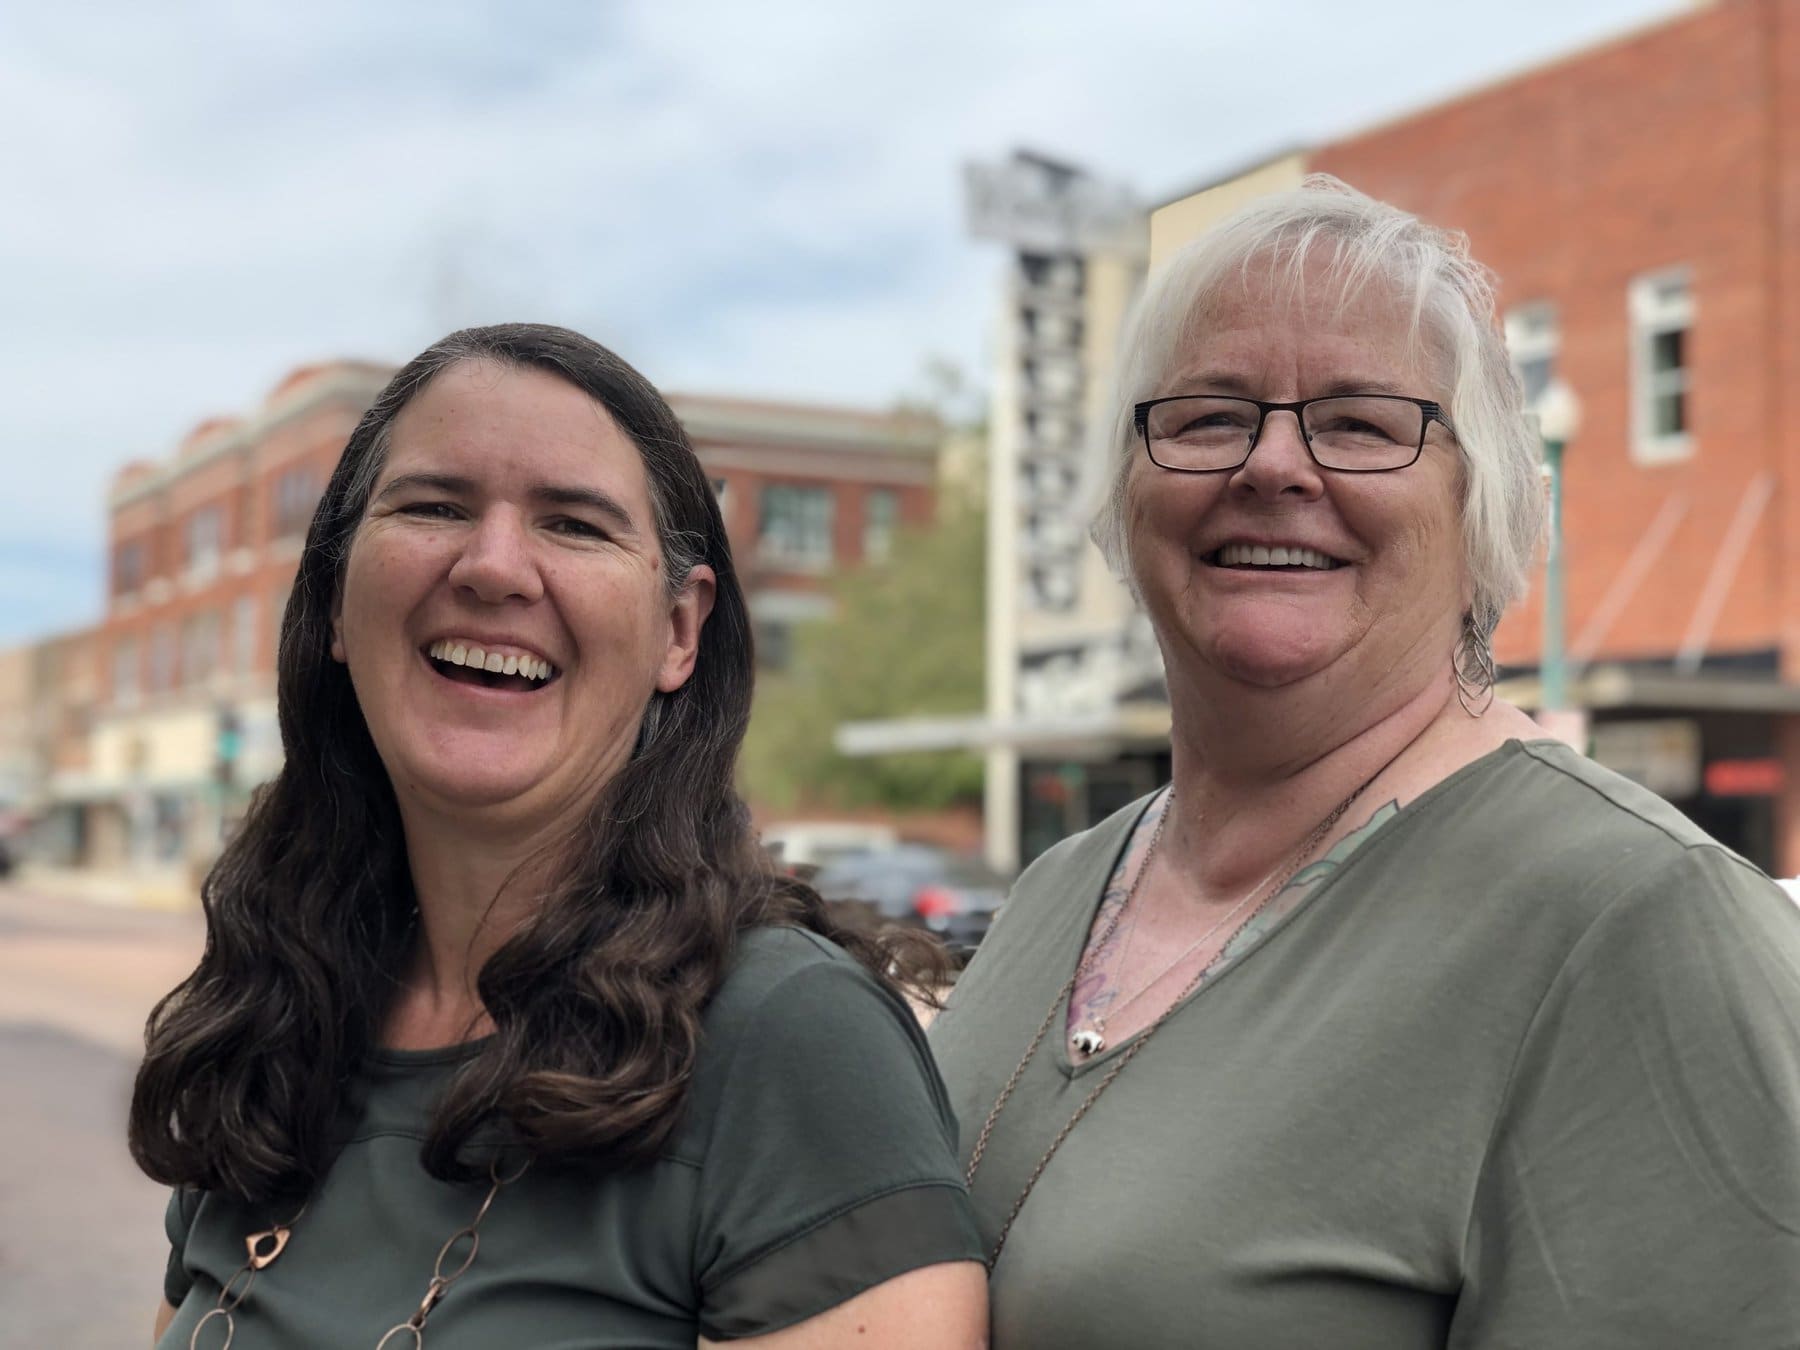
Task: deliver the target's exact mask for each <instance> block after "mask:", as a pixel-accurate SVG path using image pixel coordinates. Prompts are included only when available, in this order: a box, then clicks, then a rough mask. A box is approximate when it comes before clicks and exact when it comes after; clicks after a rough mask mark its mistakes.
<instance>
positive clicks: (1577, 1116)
mask: <svg viewBox="0 0 1800 1350" xmlns="http://www.w3.org/2000/svg"><path fill="white" fill-rule="evenodd" d="M1465 1263H1466V1264H1465V1270H1466V1278H1465V1284H1464V1289H1463V1294H1462V1298H1461V1299H1460V1301H1459V1304H1458V1308H1457V1312H1456V1316H1455V1320H1454V1323H1453V1325H1452V1329H1451V1336H1450V1340H1449V1345H1450V1347H1451V1350H1501V1348H1502V1347H1507V1348H1509V1350H1510V1348H1511V1347H1536V1346H1560V1345H1569V1346H1575V1345H1579V1346H1581V1347H1583V1350H1627V1347H1629V1350H1678V1348H1679V1350H1687V1348H1688V1347H1692V1346H1700V1345H1704V1346H1707V1347H1708V1348H1709V1350H1740V1348H1741V1350H1750V1347H1759V1348H1760V1347H1765V1346H1775V1345H1794V1344H1800V1341H1797V1340H1796V1337H1800V912H1796V911H1795V909H1794V907H1793V906H1792V904H1790V903H1789V902H1788V901H1787V900H1786V899H1785V898H1784V897H1783V896H1782V895H1781V894H1780V893H1779V892H1778V891H1777V890H1776V889H1775V887H1774V886H1773V885H1771V884H1769V883H1768V882H1767V881H1766V880H1764V879H1763V878H1762V877H1760V876H1758V875H1757V874H1756V873H1755V872H1754V871H1753V870H1752V869H1750V868H1749V867H1748V866H1746V865H1745V864H1743V863H1742V862H1741V861H1739V860H1737V859H1735V858H1733V857H1731V856H1730V855H1728V854H1725V853H1723V852H1722V851H1721V850H1719V849H1717V848H1714V847H1694V848H1690V849H1688V850H1687V851H1686V853H1685V854H1684V855H1683V856H1682V857H1681V858H1680V859H1679V860H1677V861H1676V862H1675V863H1674V864H1673V865H1669V863H1668V860H1667V859H1666V858H1665V859H1664V866H1663V867H1662V869H1661V870H1660V872H1659V873H1658V874H1657V875H1655V876H1653V877H1646V878H1644V879H1643V880H1642V883H1641V884H1639V885H1637V886H1635V887H1633V888H1631V889H1630V890H1629V891H1628V892H1627V893H1625V894H1622V895H1621V896H1620V897H1619V898H1618V899H1616V900H1615V901H1613V902H1612V903H1611V904H1610V905H1609V906H1608V908H1607V909H1606V910H1605V911H1604V912H1603V913H1602V914H1601V915H1600V917H1599V918H1597V919H1596V921H1595V922H1594V924H1593V925H1592V927H1591V928H1590V929H1589V930H1588V932H1587V933H1586V935H1585V936H1584V937H1583V938H1582V939H1581V941H1580V942H1579V943H1578V944H1577V946H1576V947H1575V948H1574V950H1573V951H1572V953H1571V955H1570V957H1569V959H1568V961H1567V963H1566V964H1565V966H1564V967H1563V969H1562V971H1561V972H1560V973H1559V974H1558V976H1557V978H1556V980H1555V981H1554V983H1553V984H1552V985H1551V986H1550V988H1549V991H1548V993H1547V995H1546V997H1545V999H1544V1001H1543V1004H1542V1006H1541V1007H1540V1008H1539V1010H1538V1012H1537V1015H1536V1018H1535V1020H1534V1021H1533V1023H1532V1026H1531V1029H1530V1031H1529V1032H1528V1033H1527V1035H1526V1038H1525V1041H1524V1044H1523V1045H1522V1047H1521V1049H1520V1052H1519V1056H1518V1060H1517V1064H1516V1067H1515V1070H1514V1074H1513V1079H1512V1083H1511V1086H1510V1088H1509V1091H1508V1099H1507V1102H1506V1105H1505V1106H1504V1108H1503V1110H1502V1113H1501V1116H1500V1119H1499V1121H1498V1125H1497V1129H1496V1131H1495V1133H1494V1136H1493V1139H1492V1141H1491V1144H1490V1147H1489V1150H1488V1154H1487V1157H1486V1160H1485V1162H1484V1165H1483V1171H1482V1175H1481V1179H1480V1182H1479V1183H1478V1188H1477V1194H1476V1197H1475V1205H1474V1211H1473V1220H1472V1223H1471V1226H1470V1229H1469V1234H1468V1241H1467V1245H1466V1251H1465Z"/></svg>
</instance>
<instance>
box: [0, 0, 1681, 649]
mask: <svg viewBox="0 0 1800 1350" xmlns="http://www.w3.org/2000/svg"><path fill="white" fill-rule="evenodd" d="M1676 8H1679V5H1678V4H1677V3H1676V0H1588V3H1585V4H1584V5H1583V6H1570V5H1568V4H1566V3H1563V2H1562V0H1517V2H1516V3H1511V4H1506V5H1501V4H1499V3H1498V2H1497V0H1496V3H1493V4H1491V5H1484V6H1481V7H1479V8H1476V7H1472V6H1455V5H1443V4H1441V3H1436V0H1384V2H1383V3H1380V4H1374V5H1360V6H1348V5H1342V4H1339V3H1334V2H1333V0H1276V2H1272V3H1264V4H1260V5H1244V4H1240V3H1230V4H1227V3H1224V0H1208V2H1205V3H1194V4H1184V5H1174V4H1167V3H1152V0H1114V2H1113V3H1111V4H1109V5H1107V6H1105V7H1104V9H1103V8H1102V7H1101V6H1099V5H1098V4H1091V3H1090V4H1080V3H1074V2H1073V0H1041V2H1040V3H1032V4H1024V3H1018V2H1017V0H1007V2H1006V3H989V4H968V3H966V0H964V2H962V3H953V2H952V0H913V2H912V3H907V4H889V5H880V4H870V5H835V6H827V5H818V4H812V3H804V4H803V3H798V2H797V0H765V2H764V3H759V4H755V5H745V4H737V3H724V2H723V0H710V2H708V3H692V4H662V3H653V2H652V0H637V3H631V4H620V5H604V6H603V5H590V4H586V3H580V2H579V0H568V3H549V2H548V0H523V2H517V0H515V2H511V3H506V4H504V5H503V4H500V3H498V0H442V2H440V3H435V4H426V3H422V0H411V2H410V3H394V4H386V5H367V4H353V3H350V0H312V2H311V3H308V4H306V5H302V6H296V5H292V4H290V3H285V0H284V2H282V3H276V2H275V0H258V2H257V3H245V2H244V0H188V3H181V4H175V5H166V6H144V5H132V4H126V3H124V2H123V0H106V2H105V3H100V4H90V5H83V6H79V7H53V6H23V5H21V6H11V7H7V8H6V9H5V10H3V11H0V118H4V119H5V121H6V123H7V125H9V126H13V127H15V128H16V127H29V128H31V134H30V135H29V136H23V137H21V136H13V137H9V138H7V140H6V141H5V143H4V148H0V183H4V184H5V185H6V191H7V196H8V199H9V202H11V203H14V204H19V203H23V204H25V205H26V206H27V207H28V209H25V210H20V209H16V207H15V209H13V210H9V211H7V212H5V213H0V288H3V289H0V300H3V301H4V303H5V306H6V312H7V315H8V319H9V322H8V324H7V327H6V330H5V332H4V333H3V334H0V362H4V368H5V369H6V371H7V374H8V384H9V386H10V387H11V388H13V389H15V390H16V391H17V392H16V393H15V394H13V395H12V396H11V397H9V398H8V399H7V400H6V401H5V402H4V403H0V454H4V456H5V462H6V464H7V468H8V491H6V492H5V493H3V494H0V544H4V545H6V546H7V547H8V549H9V550H10V552H9V554H8V556H10V557H15V558H16V557H19V556H22V555H28V554H30V552H31V551H32V550H33V549H34V548H35V549H36V550H37V552H38V554H39V555H41V556H42V557H43V558H44V559H45V560H46V561H45V563H44V566H45V568H46V569H47V572H46V576H47V580H46V583H45V585H44V586H43V587H42V588H41V590H42V593H43V594H44V595H45V596H46V597H48V596H50V595H52V594H54V595H55V596H57V597H59V598H58V599H57V600H56V601H55V604H54V606H52V605H50V604H49V603H48V602H46V603H45V604H42V605H40V604H37V603H35V602H34V601H33V599H32V593H33V588H30V587H19V586H17V585H14V584H12V583H11V581H10V580H9V584H8V588H7V595H6V601H7V603H6V605H5V607H4V612H0V641H5V640H11V639H16V638H19V637H23V636H25V635H27V634H29V633H32V632H35V631H40V630H44V629H47V628H49V627H52V626H60V625H64V624H66V623H67V622H68V621H69V619H70V618H71V617H73V616H69V615H66V614H64V613H62V612H61V611H62V610H63V609H64V608H66V606H67V605H68V604H69V603H70V597H73V596H77V595H83V594H85V595H97V593H98V589H99V587H98V581H97V578H98V576H99V573H100V568H101V560H100V548H101V543H102V537H103V530H104V502H103V494H104V490H105V485H106V483H107V482H108V481H109V480H110V477H111V475H112V473H113V471H114V470H115V469H116V468H117V467H118V465H119V464H120V463H122V462H123V461H124V460H126V459H129V458H133V457H138V456H144V455H153V456H154V455H162V454H166V453H168V452H169V451H170V450H171V449H172V448H173V445H174V443H175V442H176V440H177V439H178V438H179V437H180V436H181V435H182V433H183V432H184V431H185V430H186V429H187V428H188V427H189V426H191V425H192V424H193V423H194V422H196V421H198V420H199V419H200V418H201V417H203V416H206V415H209V414H211V413H215V412H233V411H243V410H245V409H247V408H248V407H250V406H251V405H253V404H254V403H255V402H256V401H257V400H258V399H260V398H261V397H262V396H263V395H264V394H265V393H266V392H267V391H268V389H269V388H270V387H271V386H272V385H273V384H274V383H275V382H276V381H277V380H278V379H279V378H280V377H281V375H282V374H283V373H285V371H286V369H288V368H289V367H291V366H292V365H295V364H298V363H300V362H302V361H308V360H314V359H318V358H320V357H323V356H329V355H334V354H349V355H361V356H378V357H386V358H389V359H395V360H399V359H404V358H405V357H406V356H408V355H410V354H411V353H412V352H413V351H415V350H417V349H418V348H419V347H420V346H422V345H424V343H425V342H427V341H429V340H430V339H431V338H432V337H434V336H436V335H437V334H438V333H439V332H441V331H443V330H444V329H446V328H448V327H450V326H453V325H454V324H457V323H462V322H467V321H476V320H489V319H496V318H500V317H508V318H523V317H538V318H545V319H550V320H554V321H559V322H565V323H570V324H572V325H574V326H576V327H581V328H584V329H586V330H588V331H590V332H592V333H593V334H594V335H595V336H597V337H600V338H602V340H605V341H608V342H610V343H612V344H614V345H616V346H617V347H618V348H619V349H620V350H621V351H622V352H624V353H625V354H626V355H627V356H628V357H630V358H632V359H633V360H635V361H637V362H639V363H640V364H641V365H643V366H644V368H645V369H646V371H647V372H648V373H649V374H650V375H651V376H652V378H654V379H657V380H659V381H662V382H665V383H667V384H669V385H671V386H673V387H679V388H682V389H687V390H728V391H736V392H745V393H763V394H767V395H770V396H788V397H815V398H821V399H829V400H837V401H851V402H867V403H882V402H886V401H887V400H889V399H891V398H892V397H893V396H894V395H895V394H897V393H898V392H900V391H901V390H902V389H904V388H906V387H908V386H909V385H911V384H912V383H913V381H914V379H915V376H916V374H917V372H918V369H919V365H920V363H921V362H922V360H923V359H924V358H925V357H927V356H928V355H931V354H934V353H946V354H949V355H950V356H952V357H954V358H956V359H958V360H960V361H962V362H963V363H964V364H965V365H969V366H971V367H977V366H979V364H980V362H981V360H982V352H983V345H984V342H985V339H986V336H987V332H988V326H989V319H990V317H991V314H992V310H993V304H994V293H993V286H994V281H995V278H996V277H997V275H998V271H999V262H1000V260H999V257H998V254H997V252H996V251H995V250H994V249H993V248H992V247H991V246H988V245H983V244H979V243H977V242H975V241H971V240H969V239H967V238H966V237H964V234H963V226H962V205H961V201H960V195H959V177H958V170H959V166H960V165H961V163H962V162H963V161H965V160H966V159H969V158H971V157H979V158H998V157H1000V156H1003V155H1004V154H1005V153H1007V152H1008V151H1009V150H1010V149H1011V148H1013V147H1014V146H1016V145H1029V146H1032V147H1034V148H1039V149H1042V150H1045V151H1048V152H1051V153H1057V154H1061V155H1066V156H1068V157H1071V158H1074V159H1077V160H1080V161H1085V162H1087V163H1088V164H1089V165H1091V166H1092V167H1094V168H1096V169H1098V170H1101V171H1105V172H1108V173H1111V174H1114V175H1117V176H1119V177H1121V178H1124V179H1126V180H1128V181H1131V182H1133V183H1135V184H1136V185H1137V186H1138V187H1139V188H1140V189H1141V190H1142V191H1144V192H1145V193H1146V194H1147V195H1149V196H1152V197H1155V196H1158V195H1164V194H1167V193H1169V192H1171V191H1173V190H1175V189H1178V188H1182V187H1185V186H1187V185H1189V184H1191V183H1193V182H1196V181H1198V180H1200V179H1202V178H1204V177H1205V176H1206V175H1207V174H1208V173H1210V172H1213V171H1217V170H1220V169H1223V168H1227V167H1230V166H1233V165H1235V164H1236V163H1238V162H1240V161H1242V160H1244V159H1247V158H1250V157H1253V156H1254V155H1256V154H1259V153H1261V152H1263V151H1266V150H1268V149H1271V148H1274V147H1278V146H1280V145H1283V144H1286V143H1289V142H1294V141H1300V140H1307V139H1317V138H1321V137H1325V136H1331V135H1338V134H1342V133H1343V132H1344V131H1346V130H1349V129H1352V128H1354V127H1356V126H1358V125H1362V124H1364V123H1366V122H1368V121H1370V120H1372V119H1374V118H1377V117H1382V116H1386V115H1388V114H1390V113H1392V112H1393V111H1395V110H1397V109H1400V108H1403V107H1406V106H1411V105H1414V104H1418V103H1421V102H1424V101H1428V100H1430V99H1432V98H1435V97H1440V96H1442V95H1444V94H1446V93H1448V92H1451V91H1453V90H1455V89H1457V88H1459V87H1462V86H1465V85H1467V84H1468V83H1470V82H1472V81H1476V80H1481V79H1487V78H1491V77H1493V76H1495V75H1497V74H1503V73H1505V72H1507V71H1509V70H1511V69H1515V68H1517V67H1519V66H1521V65H1523V64H1526V63H1528V62H1529V61H1532V60H1537V59H1543V58H1544V57H1547V56H1550V55H1553V54H1555V53H1557V52H1558V51H1560V50H1563V49H1566V48H1568V47H1569V46H1571V45H1575V44H1579V43H1581V42H1585V41H1589V40H1592V39H1594V38H1596V37H1599V36H1603V35H1605V34H1608V33H1610V32H1613V31H1616V30H1618V29H1620V28H1622V27H1625V26H1629V25H1631V24H1633V23H1637V22H1640V21H1643V20H1646V19H1649V18H1653V17H1656V16H1658V15H1660V14H1665V13H1668V12H1670V11H1671V10H1674V9H1676ZM50 569H60V570H59V571H58V575H57V576H56V577H55V578H54V579H53V580H52V579H48V570H50ZM83 569H85V573H84V574H83V575H77V573H80V572H83Z"/></svg>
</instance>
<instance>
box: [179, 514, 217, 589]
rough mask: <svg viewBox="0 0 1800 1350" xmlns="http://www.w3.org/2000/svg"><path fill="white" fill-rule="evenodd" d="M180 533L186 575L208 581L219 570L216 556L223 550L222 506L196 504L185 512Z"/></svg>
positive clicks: (194, 580)
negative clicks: (187, 513) (184, 554)
mask: <svg viewBox="0 0 1800 1350" xmlns="http://www.w3.org/2000/svg"><path fill="white" fill-rule="evenodd" d="M183 535H184V537H185V540H186V544H187V575H188V579H189V580H190V581H192V582H204V581H211V580H212V579H213V578H214V577H216V576H217V575H218V574H219V560H220V559H221V558H222V557H223V556H224V553H225V511H224V508H222V507H220V506H218V505H217V504H214V505H211V506H202V507H199V508H197V509H196V510H195V511H193V512H192V513H191V514H190V515H189V516H188V518H187V524H186V526H185V528H184V530H183Z"/></svg>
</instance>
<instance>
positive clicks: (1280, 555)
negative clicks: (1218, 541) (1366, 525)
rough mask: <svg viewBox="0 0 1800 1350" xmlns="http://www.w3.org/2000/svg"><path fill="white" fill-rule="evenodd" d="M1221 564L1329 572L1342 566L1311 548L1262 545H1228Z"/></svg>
mask: <svg viewBox="0 0 1800 1350" xmlns="http://www.w3.org/2000/svg"><path fill="white" fill-rule="evenodd" d="M1219 563H1220V565H1221V566H1225V567H1307V568H1311V569H1313V570H1314V571H1319V572H1329V571H1331V570H1333V569H1334V568H1336V567H1338V566H1339V565H1340V564H1339V563H1338V562H1337V561H1336V560H1335V559H1333V558H1330V557H1327V556H1326V555H1325V554H1323V553H1319V552H1317V551H1315V550H1313V549H1310V548H1290V547H1287V546H1285V545H1277V546H1275V547H1273V548H1269V547H1266V546H1264V545H1262V544H1226V545H1225V546H1223V547H1222V548H1220V550H1219Z"/></svg>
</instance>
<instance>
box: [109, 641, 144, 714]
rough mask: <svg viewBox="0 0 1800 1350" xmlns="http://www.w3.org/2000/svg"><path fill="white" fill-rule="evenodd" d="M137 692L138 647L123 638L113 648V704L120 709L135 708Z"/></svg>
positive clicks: (133, 642)
mask: <svg viewBox="0 0 1800 1350" xmlns="http://www.w3.org/2000/svg"><path fill="white" fill-rule="evenodd" d="M138 690H139V682H138V645H137V642H136V641H135V640H134V639H132V638H124V639H121V640H120V642H119V644H118V646H116V647H114V648H113V702H114V703H116V704H117V705H118V706H119V707H121V708H131V707H135V706H136V705H137V701H138Z"/></svg>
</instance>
